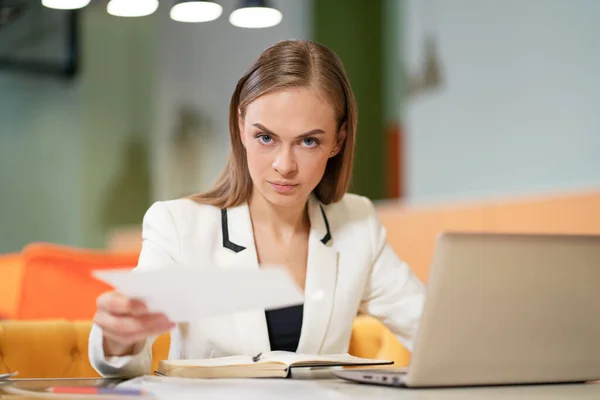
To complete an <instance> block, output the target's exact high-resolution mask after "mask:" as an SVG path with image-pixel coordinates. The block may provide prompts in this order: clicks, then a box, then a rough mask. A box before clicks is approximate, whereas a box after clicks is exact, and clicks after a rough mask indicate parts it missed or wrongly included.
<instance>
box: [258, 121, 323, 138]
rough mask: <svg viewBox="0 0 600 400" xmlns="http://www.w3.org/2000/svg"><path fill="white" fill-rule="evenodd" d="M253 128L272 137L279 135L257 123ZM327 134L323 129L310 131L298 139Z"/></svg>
mask: <svg viewBox="0 0 600 400" xmlns="http://www.w3.org/2000/svg"><path fill="white" fill-rule="evenodd" d="M252 126H255V127H257V128H258V129H260V130H262V131H264V132H265V133H268V134H269V135H272V136H277V134H276V133H275V132H273V131H272V130H270V129H269V128H267V127H266V126H264V125H262V124H259V123H256V124H252ZM323 134H325V131H324V130H323V129H313V130H312V131H308V132H306V133H303V134H302V135H298V136H297V138H305V137H307V136H313V135H323Z"/></svg>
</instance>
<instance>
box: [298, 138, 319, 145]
mask: <svg viewBox="0 0 600 400" xmlns="http://www.w3.org/2000/svg"><path fill="white" fill-rule="evenodd" d="M302 144H303V145H304V146H306V147H315V146H316V145H318V144H319V142H318V141H317V139H315V138H310V137H308V138H304V139H302Z"/></svg>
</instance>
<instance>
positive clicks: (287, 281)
mask: <svg viewBox="0 0 600 400" xmlns="http://www.w3.org/2000/svg"><path fill="white" fill-rule="evenodd" d="M93 275H94V277H96V279H98V280H101V281H103V282H105V283H107V284H109V285H110V286H112V287H114V288H115V290H117V291H118V292H120V293H122V294H124V295H125V296H127V297H130V298H137V299H140V300H143V301H144V302H145V303H146V306H147V307H148V309H149V311H151V312H162V313H164V314H166V315H167V317H168V318H169V319H170V320H171V321H173V322H190V321H194V320H199V319H203V318H208V317H213V316H218V315H222V314H228V313H235V312H242V311H250V310H255V309H265V310H269V309H275V308H282V307H289V306H294V305H299V304H302V303H303V301H304V294H303V293H302V291H301V290H300V288H299V287H298V285H296V284H295V282H294V280H293V279H292V277H291V276H290V275H289V273H288V272H287V271H286V270H285V269H283V268H278V267H268V268H220V267H205V268H183V267H176V268H170V267H167V268H160V269H152V270H150V269H149V270H142V269H138V270H130V269H129V270H100V271H94V272H93Z"/></svg>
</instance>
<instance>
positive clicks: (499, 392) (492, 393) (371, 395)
mask: <svg viewBox="0 0 600 400" xmlns="http://www.w3.org/2000/svg"><path fill="white" fill-rule="evenodd" d="M13 382H14V383H11V384H14V385H16V386H17V387H21V388H24V389H29V390H40V389H42V388H43V387H47V386H51V385H57V384H61V385H69V386H71V385H109V386H110V385H113V384H114V383H115V382H114V381H112V380H102V379H89V380H60V381H57V380H22V381H19V380H17V381H13ZM254 382H256V381H254ZM273 383H274V382H273ZM235 384H236V385H237V384H239V385H240V386H244V385H245V384H247V382H245V381H243V380H240V381H236V383H235ZM265 384H268V382H265ZM287 384H289V385H290V388H292V387H293V389H294V390H290V391H289V392H288V393H287V394H286V396H285V398H286V399H292V400H293V399H309V398H310V399H313V400H355V399H361V400H362V399H365V400H366V399H369V400H371V399H390V400H391V399H398V400H417V399H418V400H430V399H442V400H447V399H449V400H454V399H481V398H486V399H488V398H492V399H511V400H512V399H516V398H527V399H600V383H588V384H561V385H536V386H504V387H481V388H454V389H403V388H388V387H380V386H371V385H358V384H354V383H350V382H345V381H341V380H336V379H324V380H317V381H309V380H305V381H296V380H287V381H283V380H277V384H276V385H277V386H279V387H281V385H287ZM4 385H5V384H2V385H0V399H2V400H17V399H23V400H24V399H35V398H36V397H33V396H31V397H28V396H16V395H12V394H6V393H3V391H2V388H3V387H4ZM302 388H304V389H302ZM299 389H300V390H299ZM249 394H250V393H249ZM54 398H56V399H60V397H58V396H56V397H54ZM126 398H128V399H129V400H132V399H135V398H136V397H130V396H127V397H126ZM142 398H143V397H142ZM190 398H192V397H191V396H189V395H186V394H185V393H183V394H181V395H173V396H170V399H172V400H178V399H185V400H187V399H190ZM194 398H196V399H197V398H198V396H194ZM206 398H213V397H211V396H207V397H206ZM226 398H227V397H225V398H224V399H226ZM236 398H237V399H240V400H242V399H244V398H247V399H257V397H254V396H252V395H250V396H248V397H236ZM264 398H265V396H263V397H260V399H264ZM266 398H269V399H270V398H272V396H268V395H267V396H266ZM64 399H72V397H64Z"/></svg>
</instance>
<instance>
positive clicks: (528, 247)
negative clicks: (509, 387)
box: [335, 233, 600, 387]
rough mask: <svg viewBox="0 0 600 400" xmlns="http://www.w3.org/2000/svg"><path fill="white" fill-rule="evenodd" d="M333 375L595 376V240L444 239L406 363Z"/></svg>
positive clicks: (447, 378) (392, 380)
mask: <svg viewBox="0 0 600 400" xmlns="http://www.w3.org/2000/svg"><path fill="white" fill-rule="evenodd" d="M335 375H336V376H338V377H340V378H343V379H348V380H351V381H355V382H361V383H372V384H380V385H391V386H404V387H440V386H475V385H505V384H535V383H558V382H583V381H590V380H597V379H600V236H568V235H520V234H519V235H509V234H469V233H449V234H443V235H441V236H440V237H439V238H438V241H437V244H436V249H435V254H434V257H433V262H432V266H431V272H430V278H429V282H428V294H427V300H426V304H425V309H424V311H423V316H422V319H421V323H420V327H419V331H418V334H417V337H416V340H415V347H414V352H413V354H412V359H411V363H410V366H409V367H408V368H407V369H406V370H405V371H402V370H393V369H391V370H383V369H370V370H365V369H346V370H339V371H335Z"/></svg>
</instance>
